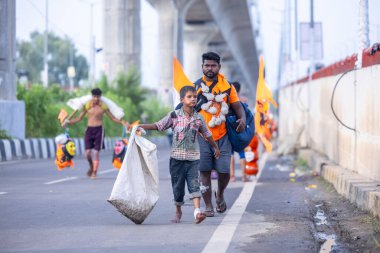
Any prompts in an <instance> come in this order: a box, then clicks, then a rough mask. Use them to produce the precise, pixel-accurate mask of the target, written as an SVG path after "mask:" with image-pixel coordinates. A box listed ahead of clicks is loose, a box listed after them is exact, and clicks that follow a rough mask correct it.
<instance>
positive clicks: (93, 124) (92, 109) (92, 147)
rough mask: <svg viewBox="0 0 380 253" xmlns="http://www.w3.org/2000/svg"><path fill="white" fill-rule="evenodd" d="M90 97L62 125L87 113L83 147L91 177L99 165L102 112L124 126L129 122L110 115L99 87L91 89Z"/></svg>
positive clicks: (102, 135) (102, 130) (92, 177)
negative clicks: (75, 113)
mask: <svg viewBox="0 0 380 253" xmlns="http://www.w3.org/2000/svg"><path fill="white" fill-rule="evenodd" d="M91 94H92V99H91V100H90V101H89V102H87V103H86V105H85V106H84V108H83V111H82V112H81V113H80V114H79V115H78V117H76V118H75V119H71V120H70V119H66V120H65V121H64V122H63V124H62V127H65V126H66V125H67V124H69V125H73V124H75V123H77V122H79V121H81V120H82V119H83V118H84V116H85V115H86V114H87V118H88V122H87V130H86V135H85V138H84V143H85V149H86V158H87V160H88V162H89V164H90V168H89V169H88V171H87V176H89V177H90V178H91V179H95V178H96V172H97V171H98V167H99V152H100V149H101V148H102V146H103V137H104V129H103V115H104V113H105V114H106V115H107V116H108V117H109V118H110V119H111V120H112V121H113V122H115V123H119V124H122V125H124V126H125V127H126V128H128V127H129V124H128V123H127V122H126V121H124V120H122V119H120V120H118V119H117V118H115V116H113V115H112V113H111V112H110V110H109V109H108V107H107V105H106V104H105V103H104V102H102V101H101V100H100V97H101V96H102V91H101V90H100V89H99V88H95V89H92V90H91Z"/></svg>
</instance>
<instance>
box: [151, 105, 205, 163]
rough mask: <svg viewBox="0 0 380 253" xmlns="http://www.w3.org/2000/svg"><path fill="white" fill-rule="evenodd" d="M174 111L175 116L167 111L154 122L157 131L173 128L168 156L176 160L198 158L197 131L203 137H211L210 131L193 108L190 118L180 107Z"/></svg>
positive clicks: (193, 159)
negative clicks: (166, 113) (161, 117)
mask: <svg viewBox="0 0 380 253" xmlns="http://www.w3.org/2000/svg"><path fill="white" fill-rule="evenodd" d="M175 113H176V116H177V117H176V118H173V117H172V115H171V114H172V113H169V114H168V115H166V116H165V117H164V118H163V119H161V120H160V121H158V122H156V123H155V125H156V126H157V129H158V130H159V131H165V130H166V129H168V128H172V129H173V143H172V148H171V152H170V157H172V158H174V159H177V160H188V161H195V160H199V159H200V152H199V144H198V139H197V132H199V133H201V134H202V135H203V136H204V137H211V136H212V133H211V132H210V130H209V129H208V128H207V126H206V122H205V121H204V119H203V117H202V115H201V114H199V113H197V112H196V111H195V110H194V114H193V115H192V116H191V117H190V118H187V117H186V115H185V113H184V112H183V109H182V108H181V109H179V110H176V111H175Z"/></svg>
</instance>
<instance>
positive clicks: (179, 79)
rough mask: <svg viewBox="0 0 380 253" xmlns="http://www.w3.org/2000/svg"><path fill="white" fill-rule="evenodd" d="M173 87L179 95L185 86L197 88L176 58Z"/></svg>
mask: <svg viewBox="0 0 380 253" xmlns="http://www.w3.org/2000/svg"><path fill="white" fill-rule="evenodd" d="M173 86H174V88H175V89H176V91H177V92H178V93H179V91H180V90H181V88H182V87H183V86H195V85H194V84H193V83H192V82H191V81H190V80H189V78H187V76H186V74H185V72H184V71H183V69H182V66H181V63H180V62H179V61H178V60H177V58H176V57H174V58H173Z"/></svg>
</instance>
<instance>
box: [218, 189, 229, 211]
mask: <svg viewBox="0 0 380 253" xmlns="http://www.w3.org/2000/svg"><path fill="white" fill-rule="evenodd" d="M215 202H216V208H215V210H216V211H217V212H218V213H224V212H225V211H226V210H227V204H226V201H224V199H223V200H217V198H216V192H215Z"/></svg>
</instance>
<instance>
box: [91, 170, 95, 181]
mask: <svg viewBox="0 0 380 253" xmlns="http://www.w3.org/2000/svg"><path fill="white" fill-rule="evenodd" d="M90 178H91V179H96V171H93V172H92V174H91V177H90Z"/></svg>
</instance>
